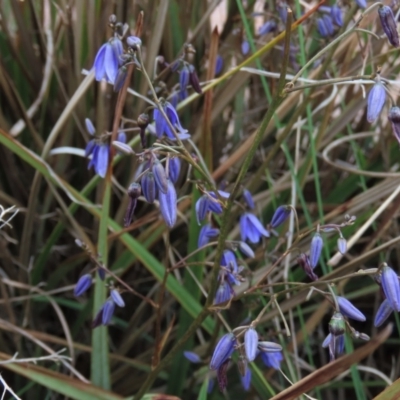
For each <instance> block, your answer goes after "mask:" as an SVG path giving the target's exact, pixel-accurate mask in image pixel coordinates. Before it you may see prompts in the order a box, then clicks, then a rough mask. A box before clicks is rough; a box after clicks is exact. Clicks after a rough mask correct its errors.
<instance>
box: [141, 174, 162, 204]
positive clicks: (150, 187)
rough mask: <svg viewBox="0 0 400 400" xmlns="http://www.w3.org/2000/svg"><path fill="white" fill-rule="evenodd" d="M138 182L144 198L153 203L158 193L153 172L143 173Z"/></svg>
mask: <svg viewBox="0 0 400 400" xmlns="http://www.w3.org/2000/svg"><path fill="white" fill-rule="evenodd" d="M140 182H141V185H142V192H143V196H144V198H145V199H146V201H147V202H148V203H150V204H153V203H154V200H155V199H156V197H157V194H158V190H157V185H156V180H155V178H154V174H153V172H151V171H148V172H146V173H144V174H143V176H142V179H141V181H140Z"/></svg>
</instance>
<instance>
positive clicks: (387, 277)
mask: <svg viewBox="0 0 400 400" xmlns="http://www.w3.org/2000/svg"><path fill="white" fill-rule="evenodd" d="M381 285H382V289H383V293H384V294H385V296H386V299H387V300H388V301H389V303H390V305H391V306H392V308H393V310H395V311H397V312H398V311H400V283H399V278H398V276H397V274H396V273H395V272H394V271H393V269H392V268H390V267H389V266H388V265H384V266H383V268H382V274H381Z"/></svg>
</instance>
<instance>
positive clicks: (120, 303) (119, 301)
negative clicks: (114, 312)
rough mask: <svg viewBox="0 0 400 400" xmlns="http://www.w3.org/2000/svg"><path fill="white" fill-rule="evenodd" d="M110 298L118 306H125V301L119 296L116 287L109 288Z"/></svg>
mask: <svg viewBox="0 0 400 400" xmlns="http://www.w3.org/2000/svg"><path fill="white" fill-rule="evenodd" d="M110 295H111V299H112V300H113V302H114V303H115V304H116V305H117V306H118V307H125V302H124V300H123V298H122V296H121V294H120V293H119V292H118V290H116V289H111V292H110Z"/></svg>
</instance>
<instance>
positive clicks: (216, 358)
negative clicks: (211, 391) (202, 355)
mask: <svg viewBox="0 0 400 400" xmlns="http://www.w3.org/2000/svg"><path fill="white" fill-rule="evenodd" d="M235 344H236V337H235V335H234V334H233V333H227V334H225V335H224V336H222V337H221V339H220V340H219V342H218V343H217V346H216V347H215V350H214V354H213V356H212V358H211V362H210V369H212V370H217V369H219V368H220V367H221V366H222V365H223V364H224V362H225V361H227V360H228V358H229V357H230V356H231V354H232V353H233V351H234V350H235Z"/></svg>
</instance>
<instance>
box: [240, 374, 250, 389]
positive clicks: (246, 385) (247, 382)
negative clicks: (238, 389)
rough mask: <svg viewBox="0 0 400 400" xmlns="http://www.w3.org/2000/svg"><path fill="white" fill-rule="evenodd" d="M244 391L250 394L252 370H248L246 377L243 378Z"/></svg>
mask: <svg viewBox="0 0 400 400" xmlns="http://www.w3.org/2000/svg"><path fill="white" fill-rule="evenodd" d="M241 381H242V386H243V389H244V390H245V391H246V392H248V391H249V390H250V385H251V369H250V368H246V372H245V374H244V376H242V377H241Z"/></svg>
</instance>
